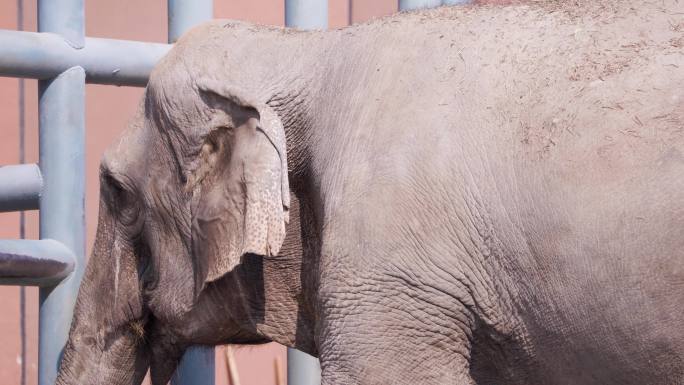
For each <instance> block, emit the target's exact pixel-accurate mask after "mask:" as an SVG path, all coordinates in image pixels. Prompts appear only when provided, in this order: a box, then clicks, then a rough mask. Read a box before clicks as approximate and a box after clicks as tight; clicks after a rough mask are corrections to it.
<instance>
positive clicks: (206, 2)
mask: <svg viewBox="0 0 684 385" xmlns="http://www.w3.org/2000/svg"><path fill="white" fill-rule="evenodd" d="M213 14H214V2H213V0H168V18H169V43H174V42H175V41H176V40H178V38H180V36H181V35H182V34H183V33H185V32H186V31H187V30H188V29H190V28H192V27H194V26H195V25H197V24H200V23H202V22H205V21H208V20H211V19H212V18H213ZM214 359H215V357H214V348H213V347H206V346H194V347H191V348H190V349H188V350H187V351H186V352H185V354H184V355H183V358H182V359H181V362H180V365H178V369H177V370H176V373H174V376H173V378H172V379H171V384H172V385H214V383H215V378H214V377H215V369H214Z"/></svg>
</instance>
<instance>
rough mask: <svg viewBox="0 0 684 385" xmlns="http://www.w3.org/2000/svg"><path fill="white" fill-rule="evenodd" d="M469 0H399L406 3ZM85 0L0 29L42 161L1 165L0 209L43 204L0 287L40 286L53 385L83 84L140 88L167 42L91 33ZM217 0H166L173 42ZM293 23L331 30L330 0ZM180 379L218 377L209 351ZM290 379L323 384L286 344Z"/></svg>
mask: <svg viewBox="0 0 684 385" xmlns="http://www.w3.org/2000/svg"><path fill="white" fill-rule="evenodd" d="M467 2H468V0H399V9H400V10H409V9H416V8H425V7H431V6H438V5H441V4H442V3H444V4H464V3H467ZM84 13H85V12H84V0H38V32H37V33H36V32H23V31H9V30H0V76H9V77H19V78H32V79H38V80H39V83H38V92H39V104H38V111H39V131H40V133H39V153H40V156H39V165H40V166H38V165H36V164H20V165H10V166H4V167H0V212H6V211H19V210H36V209H40V240H0V284H2V285H24V286H39V287H40V290H39V292H40V294H39V301H40V313H39V336H40V337H39V354H38V355H39V361H38V362H39V367H38V383H39V385H52V384H54V382H55V379H56V376H57V370H58V367H59V360H60V355H61V351H62V349H63V347H64V344H65V342H66V340H67V337H68V332H69V327H70V324H71V317H72V312H73V308H74V304H75V300H76V294H77V292H78V286H79V283H80V280H81V276H82V275H83V270H84V267H85V182H84V179H85V157H84V153H85V113H84V100H85V83H97V84H111V85H126V86H139V87H144V86H145V85H146V83H147V79H148V76H149V74H150V72H151V70H152V68H153V67H154V65H155V64H156V63H157V61H158V60H159V59H161V57H162V56H164V55H165V54H166V52H168V51H169V49H170V48H171V45H169V44H157V43H147V42H139V41H127V40H113V39H102V38H89V37H86V36H85V27H84V25H85V23H84ZM212 13H213V0H168V30H169V35H168V40H169V43H173V42H175V41H176V39H177V38H178V37H179V36H180V35H181V34H182V33H183V32H184V31H186V30H187V29H188V28H190V27H192V26H193V25H196V24H198V23H200V22H202V21H205V20H209V19H211V17H212ZM285 22H286V25H287V26H293V27H298V28H302V29H325V28H327V25H328V2H327V0H286V1H285ZM172 382H173V383H174V384H183V385H186V384H191V385H211V384H213V383H214V351H213V349H212V348H206V347H195V348H192V349H190V350H189V351H188V352H187V353H186V354H185V356H184V357H183V359H182V360H181V365H180V366H179V369H178V370H177V371H176V374H175V375H174V379H173V380H172ZM288 382H289V383H290V384H292V385H308V384H318V383H320V369H319V368H318V363H317V361H316V360H315V359H313V358H312V357H310V356H308V355H306V354H303V353H299V352H296V351H294V350H289V351H288Z"/></svg>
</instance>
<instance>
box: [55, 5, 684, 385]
mask: <svg viewBox="0 0 684 385" xmlns="http://www.w3.org/2000/svg"><path fill="white" fill-rule="evenodd" d="M573 3H574V2H573ZM586 3H591V4H583V5H579V6H577V5H572V6H569V5H568V6H565V5H554V2H549V3H541V4H538V5H534V6H529V7H525V6H515V7H507V8H488V7H482V8H476V7H474V8H465V9H448V8H442V9H437V10H432V11H425V12H419V13H413V14H402V15H398V16H393V17H389V18H385V19H382V20H379V21H374V22H371V23H370V24H366V25H361V26H355V27H352V28H347V29H343V30H337V31H329V32H324V33H323V32H310V33H307V32H295V31H290V30H283V29H278V28H267V27H259V26H253V25H250V24H244V23H237V22H230V21H216V22H212V23H209V24H205V25H203V26H201V27H199V28H196V29H194V30H193V31H192V32H190V33H189V34H187V35H186V36H184V37H183V38H182V39H181V41H180V42H179V43H178V44H177V46H176V47H175V48H174V49H173V51H172V52H171V53H170V54H169V55H168V56H166V58H165V59H163V61H162V62H161V63H160V64H159V65H158V67H157V68H156V69H155V70H154V73H153V75H152V77H151V79H150V83H149V85H148V87H147V91H146V94H145V97H144V101H143V103H142V104H141V107H140V111H139V114H138V116H137V117H136V118H135V119H134V120H133V121H132V123H131V126H130V128H129V129H128V130H127V131H126V133H125V134H124V135H123V137H122V138H121V139H120V141H119V142H118V143H116V144H114V145H113V146H112V147H111V149H110V150H109V151H108V152H107V154H106V156H105V157H104V160H103V161H102V166H101V180H102V193H101V196H102V198H101V206H100V222H99V227H98V232H97V240H96V244H95V247H94V251H93V255H92V257H91V259H90V262H89V265H88V268H87V272H86V275H85V278H84V281H83V285H82V287H81V291H80V293H79V297H78V303H77V307H76V312H75V319H74V323H73V327H72V330H71V335H70V339H69V343H68V345H67V347H66V350H65V354H64V359H63V362H62V367H61V369H60V376H59V380H58V383H59V384H63V385H64V384H138V383H139V382H140V380H141V378H142V377H143V375H144V373H145V370H146V369H147V367H148V365H150V368H151V373H152V379H153V383H155V384H164V383H165V382H166V381H167V380H168V379H169V376H170V375H171V373H172V371H173V369H174V368H175V365H176V363H177V361H178V358H179V357H180V356H181V354H182V352H183V350H184V349H185V348H186V347H187V346H188V345H190V344H207V345H213V344H222V343H260V342H264V341H268V340H273V341H277V342H280V343H282V344H285V345H288V346H293V347H296V348H298V349H300V350H303V351H305V352H308V353H310V354H313V355H316V356H318V357H320V360H321V364H322V368H323V383H324V384H325V385H333V384H602V385H605V384H623V385H624V384H646V383H647V384H651V385H657V384H680V383H684V322H683V319H684V317H683V315H684V314H683V310H682V304H683V302H684V236H682V233H683V231H684V48H682V46H683V45H684V16H682V15H683V14H684V2H682V1H676V0H663V1H660V0H659V1H653V2H642V1H636V0H627V1H620V2H618V1H612V0H603V1H598V2H586ZM284 134H285V135H286V136H287V140H286V141H285V140H284V139H283V135H284ZM285 149H286V150H285ZM286 157H287V159H286ZM285 162H286V164H287V167H288V169H289V172H288V173H285V172H284V171H285V170H284V168H283V167H284V166H283V164H284V163H285ZM288 192H290V193H291V194H289V195H291V197H288ZM288 216H289V222H287V226H286V227H284V226H285V225H284V224H285V222H286V220H287V217H288ZM285 233H286V234H287V238H286V239H285V240H284V242H283V240H282V237H283V235H284V234H285ZM281 245H282V246H281Z"/></svg>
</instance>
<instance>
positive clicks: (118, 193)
mask: <svg viewBox="0 0 684 385" xmlns="http://www.w3.org/2000/svg"><path fill="white" fill-rule="evenodd" d="M103 176H104V177H103V180H102V183H103V185H104V189H103V193H105V194H106V195H108V197H107V198H108V199H107V204H108V205H109V206H110V209H111V210H112V212H113V213H116V214H117V216H118V217H119V219H120V220H121V221H122V222H123V223H124V224H131V223H132V222H135V221H136V219H137V216H138V207H137V206H138V205H137V200H136V197H135V194H134V193H133V192H132V191H131V190H130V189H129V188H127V187H126V186H125V185H124V184H123V183H122V182H121V181H120V180H118V179H117V178H115V177H114V176H113V175H112V174H111V173H109V172H105V173H103Z"/></svg>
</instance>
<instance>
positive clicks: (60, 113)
mask: <svg viewBox="0 0 684 385" xmlns="http://www.w3.org/2000/svg"><path fill="white" fill-rule="evenodd" d="M44 1H45V2H50V1H56V0H44ZM63 3H64V5H65V6H67V5H68V3H69V1H68V0H63ZM75 3H78V1H76V2H75ZM39 6H40V3H39ZM39 28H40V24H39ZM38 92H39V102H38V111H39V127H40V135H39V137H40V138H39V146H40V167H41V171H42V173H43V194H42V195H41V198H40V237H41V239H45V238H50V239H54V240H57V241H59V242H62V243H63V244H64V245H65V246H66V247H68V248H69V249H71V251H72V253H73V254H74V257H75V263H76V265H75V268H74V272H73V273H72V274H71V275H69V277H68V278H66V279H65V280H64V281H62V282H61V283H60V284H59V285H57V286H55V287H51V288H41V289H40V320H39V324H40V338H39V356H38V358H39V361H38V362H39V368H38V384H39V385H52V384H54V382H55V379H56V377H57V369H58V366H59V360H60V358H61V352H62V349H63V347H64V344H65V342H66V340H67V337H68V334H69V327H70V325H71V316H72V313H73V309H74V304H75V302H76V295H77V293H78V287H79V284H80V282H81V277H82V275H83V268H84V265H85V257H84V256H85V182H84V181H85V158H84V153H85V114H84V101H85V72H84V71H83V68H81V67H72V68H70V69H68V70H66V71H64V72H63V73H62V74H60V75H59V76H57V77H56V78H54V79H51V80H41V81H40V82H39V83H38Z"/></svg>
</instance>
